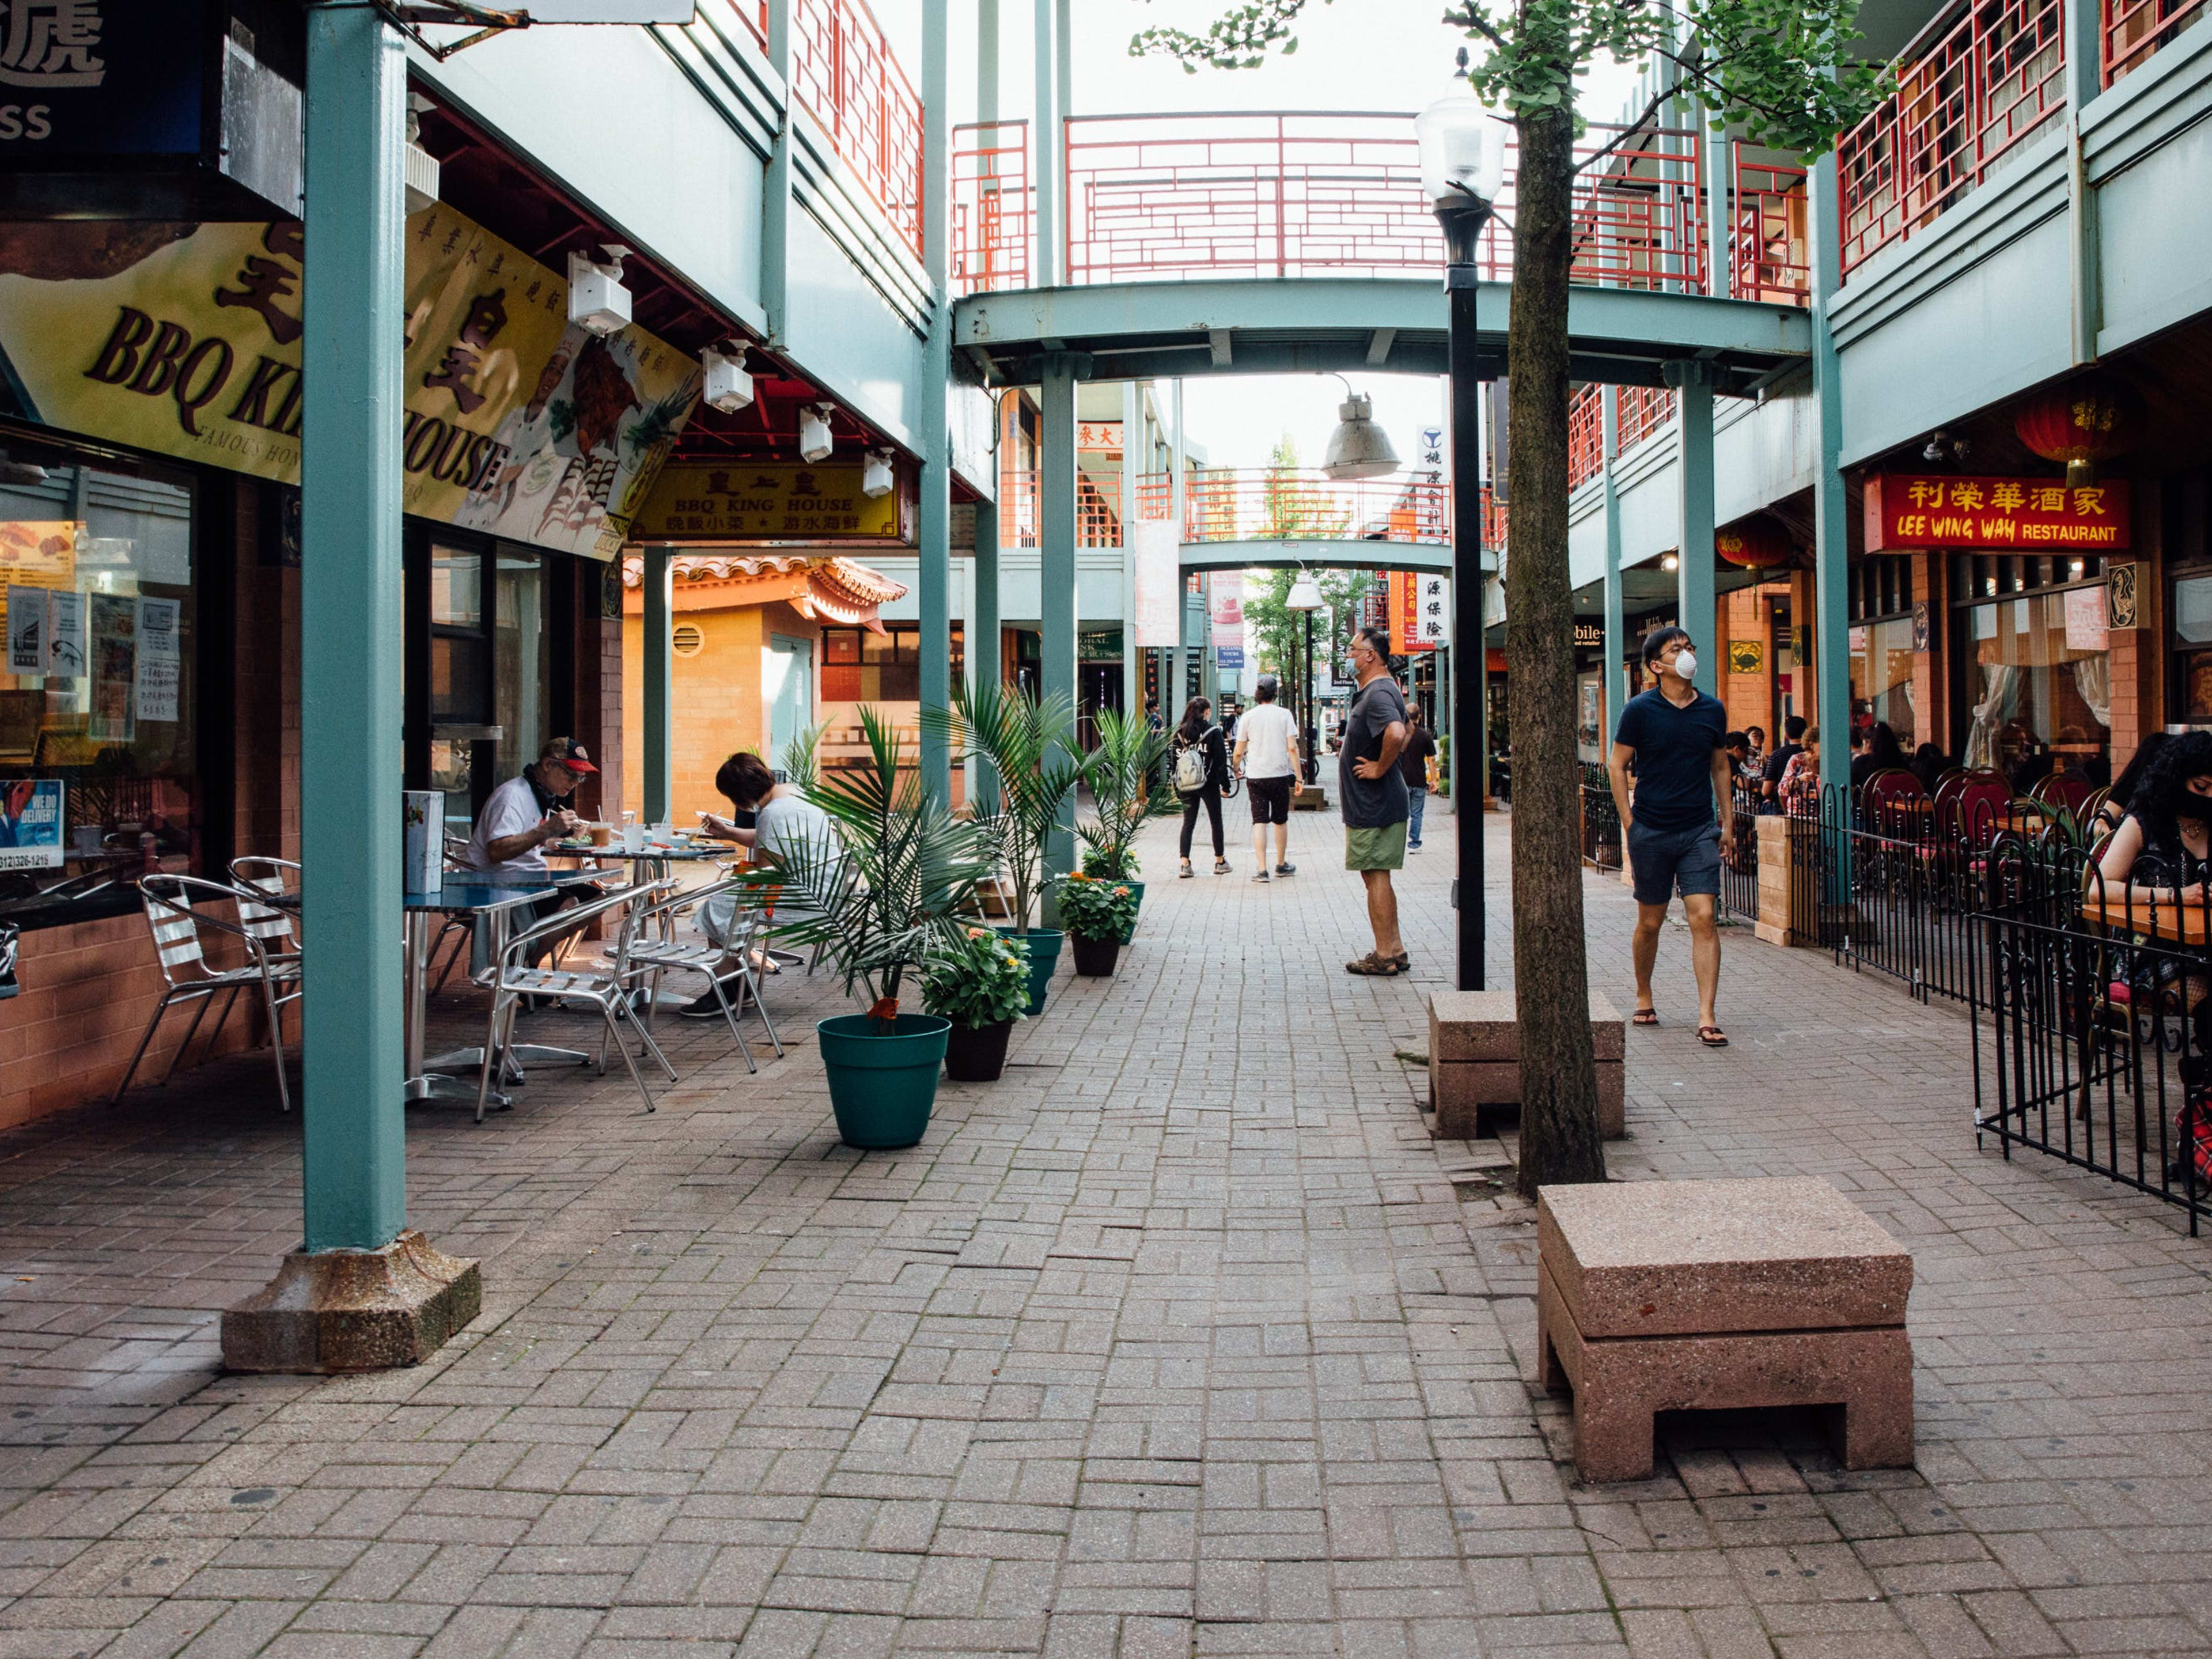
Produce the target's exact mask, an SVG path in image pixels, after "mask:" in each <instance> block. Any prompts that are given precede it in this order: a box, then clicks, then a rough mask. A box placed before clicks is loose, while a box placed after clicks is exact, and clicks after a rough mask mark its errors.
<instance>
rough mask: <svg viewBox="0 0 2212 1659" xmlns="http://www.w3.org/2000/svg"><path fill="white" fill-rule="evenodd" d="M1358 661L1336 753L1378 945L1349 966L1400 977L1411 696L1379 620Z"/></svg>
mask: <svg viewBox="0 0 2212 1659" xmlns="http://www.w3.org/2000/svg"><path fill="white" fill-rule="evenodd" d="M1352 672H1353V673H1355V674H1357V675H1358V677H1359V689H1358V690H1357V691H1355V692H1353V693H1352V707H1351V708H1350V710H1349V711H1348V712H1347V713H1346V715H1345V719H1344V747H1343V748H1342V749H1341V750H1340V751H1339V752H1338V755H1337V762H1336V766H1337V772H1336V798H1337V801H1338V804H1339V805H1340V806H1341V807H1342V808H1343V810H1344V867H1345V868H1346V869H1347V870H1357V871H1358V872H1359V878H1360V879H1361V880H1362V881H1364V882H1365V883H1366V884H1367V921H1368V924H1369V926H1370V927H1372V928H1373V929H1374V931H1375V948H1374V949H1373V950H1371V951H1369V952H1368V953H1367V954H1366V955H1365V956H1364V957H1353V958H1352V960H1351V961H1350V962H1347V963H1345V964H1344V970H1345V972H1346V973H1348V974H1361V975H1366V976H1368V977H1370V978H1375V979H1395V978H1396V977H1397V976H1398V975H1400V974H1402V973H1404V972H1406V971H1407V969H1409V968H1411V967H1412V966H1413V963H1412V962H1411V961H1410V960H1409V959H1408V958H1407V955H1406V942H1405V940H1404V939H1401V937H1400V936H1399V933H1398V895H1397V893H1396V892H1395V890H1393V889H1392V887H1391V885H1390V872H1392V871H1393V870H1402V869H1404V868H1405V867H1406V818H1407V812H1408V810H1409V809H1408V807H1407V800H1406V780H1405V779H1404V778H1403V777H1402V776H1401V775H1399V771H1398V754H1399V751H1400V750H1402V749H1403V748H1405V746H1406V730H1407V728H1406V699H1405V696H1404V695H1403V694H1402V693H1401V692H1400V691H1399V690H1398V684H1397V682H1396V681H1395V680H1393V679H1392V678H1390V640H1389V635H1386V634H1385V633H1384V632H1383V630H1382V629H1379V628H1363V629H1360V630H1359V631H1358V633H1356V634H1354V635H1352Z"/></svg>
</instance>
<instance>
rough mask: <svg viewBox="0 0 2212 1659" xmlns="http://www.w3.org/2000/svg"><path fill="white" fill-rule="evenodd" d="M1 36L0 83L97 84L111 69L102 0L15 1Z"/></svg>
mask: <svg viewBox="0 0 2212 1659" xmlns="http://www.w3.org/2000/svg"><path fill="white" fill-rule="evenodd" d="M7 10H8V33H7V34H6V36H5V37H4V38H0V85H5V86H10V87H32V88H39V89H40V90H48V89H51V88H56V87H96V86H98V85H99V84H100V81H101V79H102V78H103V77H104V76H105V75H106V70H107V65H106V63H105V62H104V61H102V60H101V58H100V57H99V56H98V55H97V54H98V52H99V48H100V0H12V3H10V4H9V7H8V8H7Z"/></svg>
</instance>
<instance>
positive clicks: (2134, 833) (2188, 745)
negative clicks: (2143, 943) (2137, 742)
mask: <svg viewBox="0 0 2212 1659" xmlns="http://www.w3.org/2000/svg"><path fill="white" fill-rule="evenodd" d="M2130 770H2133V768H2132V767H2131V768H2130ZM2114 788H2115V790H2116V791H2117V789H2118V786H2117V785H2115V786H2114ZM2208 878H2212V732H2183V733H2181V734H2180V735H2179V736H2178V737H2174V738H2168V739H2167V741H2166V742H2165V743H2164V744H2160V747H2159V748H2158V750H2157V751H2156V752H2155V753H2154V755H2153V756H2152V757H2151V758H2150V762H2149V763H2148V765H2147V766H2145V767H2144V769H2143V770H2142V775H2141V776H2140V777H2139V778H2137V779H2136V781H2134V782H2133V783H2132V784H2131V785H2130V788H2129V793H2128V810H2127V816H2126V817H2124V818H2123V819H2122V820H2121V823H2120V827H2119V828H2118V829H2117V830H2115V831H2113V833H2112V839H2111V840H2110V841H2109V842H2106V843H2105V850H2104V853H2103V854H2102V856H2100V858H2099V859H2098V860H2097V862H2096V865H2095V866H2094V867H2093V869H2092V870H2091V871H2090V872H2088V874H2087V878H2086V879H2087V887H2088V891H2089V894H2090V896H2092V897H2096V896H2100V895H2101V896H2102V897H2103V899H2104V902H2106V904H2109V905H2118V904H2122V903H2124V904H2126V905H2128V906H2129V907H2130V908H2131V909H2133V908H2141V909H2143V910H2146V911H2148V908H2149V906H2150V905H2152V904H2153V903H2154V902H2155V903H2157V904H2158V905H2160V906H2161V907H2163V908H2167V909H2169V910H2170V909H2171V908H2172V906H2174V905H2175V904H2176V903H2180V904H2184V905H2195V904H2202V903H2203V902H2205V884H2206V881H2207V879H2208Z"/></svg>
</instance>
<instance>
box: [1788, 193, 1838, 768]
mask: <svg viewBox="0 0 2212 1659" xmlns="http://www.w3.org/2000/svg"><path fill="white" fill-rule="evenodd" d="M1812 194H1813V202H1812V209H1813V213H1812V217H1813V224H1812V232H1813V270H1812V289H1813V296H1812V297H1813V307H1812V313H1811V320H1812V324H1813V331H1814V343H1813V410H1814V422H1815V428H1816V432H1815V437H1814V453H1815V455H1816V457H1817V460H1816V462H1815V465H1814V472H1813V618H1814V623H1813V636H1812V637H1813V684H1814V714H1815V716H1816V717H1817V719H1818V720H1819V722H1820V729H1821V736H1822V737H1823V738H1824V739H1826V740H1825V741H1824V742H1823V743H1822V744H1820V781H1821V782H1822V783H1824V784H1826V785H1828V786H1830V787H1833V788H1838V789H1842V788H1846V787H1849V785H1850V775H1851V745H1850V713H1851V659H1850V611H1849V610H1848V607H1847V600H1848V597H1849V594H1850V564H1849V560H1850V545H1849V535H1850V517H1849V513H1850V503H1849V501H1847V500H1846V498H1845V495H1844V473H1843V444H1844V383H1843V373H1842V369H1841V368H1840V366H1839V365H1838V362H1837V357H1836V340H1835V335H1834V333H1833V331H1832V330H1831V328H1830V326H1829V314H1830V312H1831V310H1832V307H1833V306H1834V304H1835V300H1836V291H1837V290H1838V289H1840V288H1841V287H1842V286H1843V264H1842V252H1843V250H1842V248H1841V246H1840V245H1839V243H1838V228H1839V227H1840V226H1841V224H1842V222H1843V220H1842V204H1841V202H1840V200H1839V195H1838V187H1837V182H1836V156H1835V152H1834V151H1833V150H1831V151H1830V152H1829V153H1828V154H1827V155H1823V156H1821V157H1820V159H1819V160H1818V161H1815V162H1814V164H1813V179H1812ZM1799 671H1800V672H1801V673H1802V671H1803V670H1802V668H1801V669H1800V670H1799Z"/></svg>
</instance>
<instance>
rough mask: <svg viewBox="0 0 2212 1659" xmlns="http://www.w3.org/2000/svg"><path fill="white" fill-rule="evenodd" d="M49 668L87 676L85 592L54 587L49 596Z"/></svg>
mask: <svg viewBox="0 0 2212 1659" xmlns="http://www.w3.org/2000/svg"><path fill="white" fill-rule="evenodd" d="M46 600H47V603H46V672H48V673H49V674H60V675H63V676H64V677H65V678H70V679H79V678H82V677H83V674H84V665H85V649H84V595H83V594H82V593H79V592H76V591H75V590H74V589H71V590H70V591H69V592H63V591H62V590H61V589H60V588H56V589H54V590H53V591H52V592H51V593H49V594H48V595H47V596H46Z"/></svg>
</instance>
